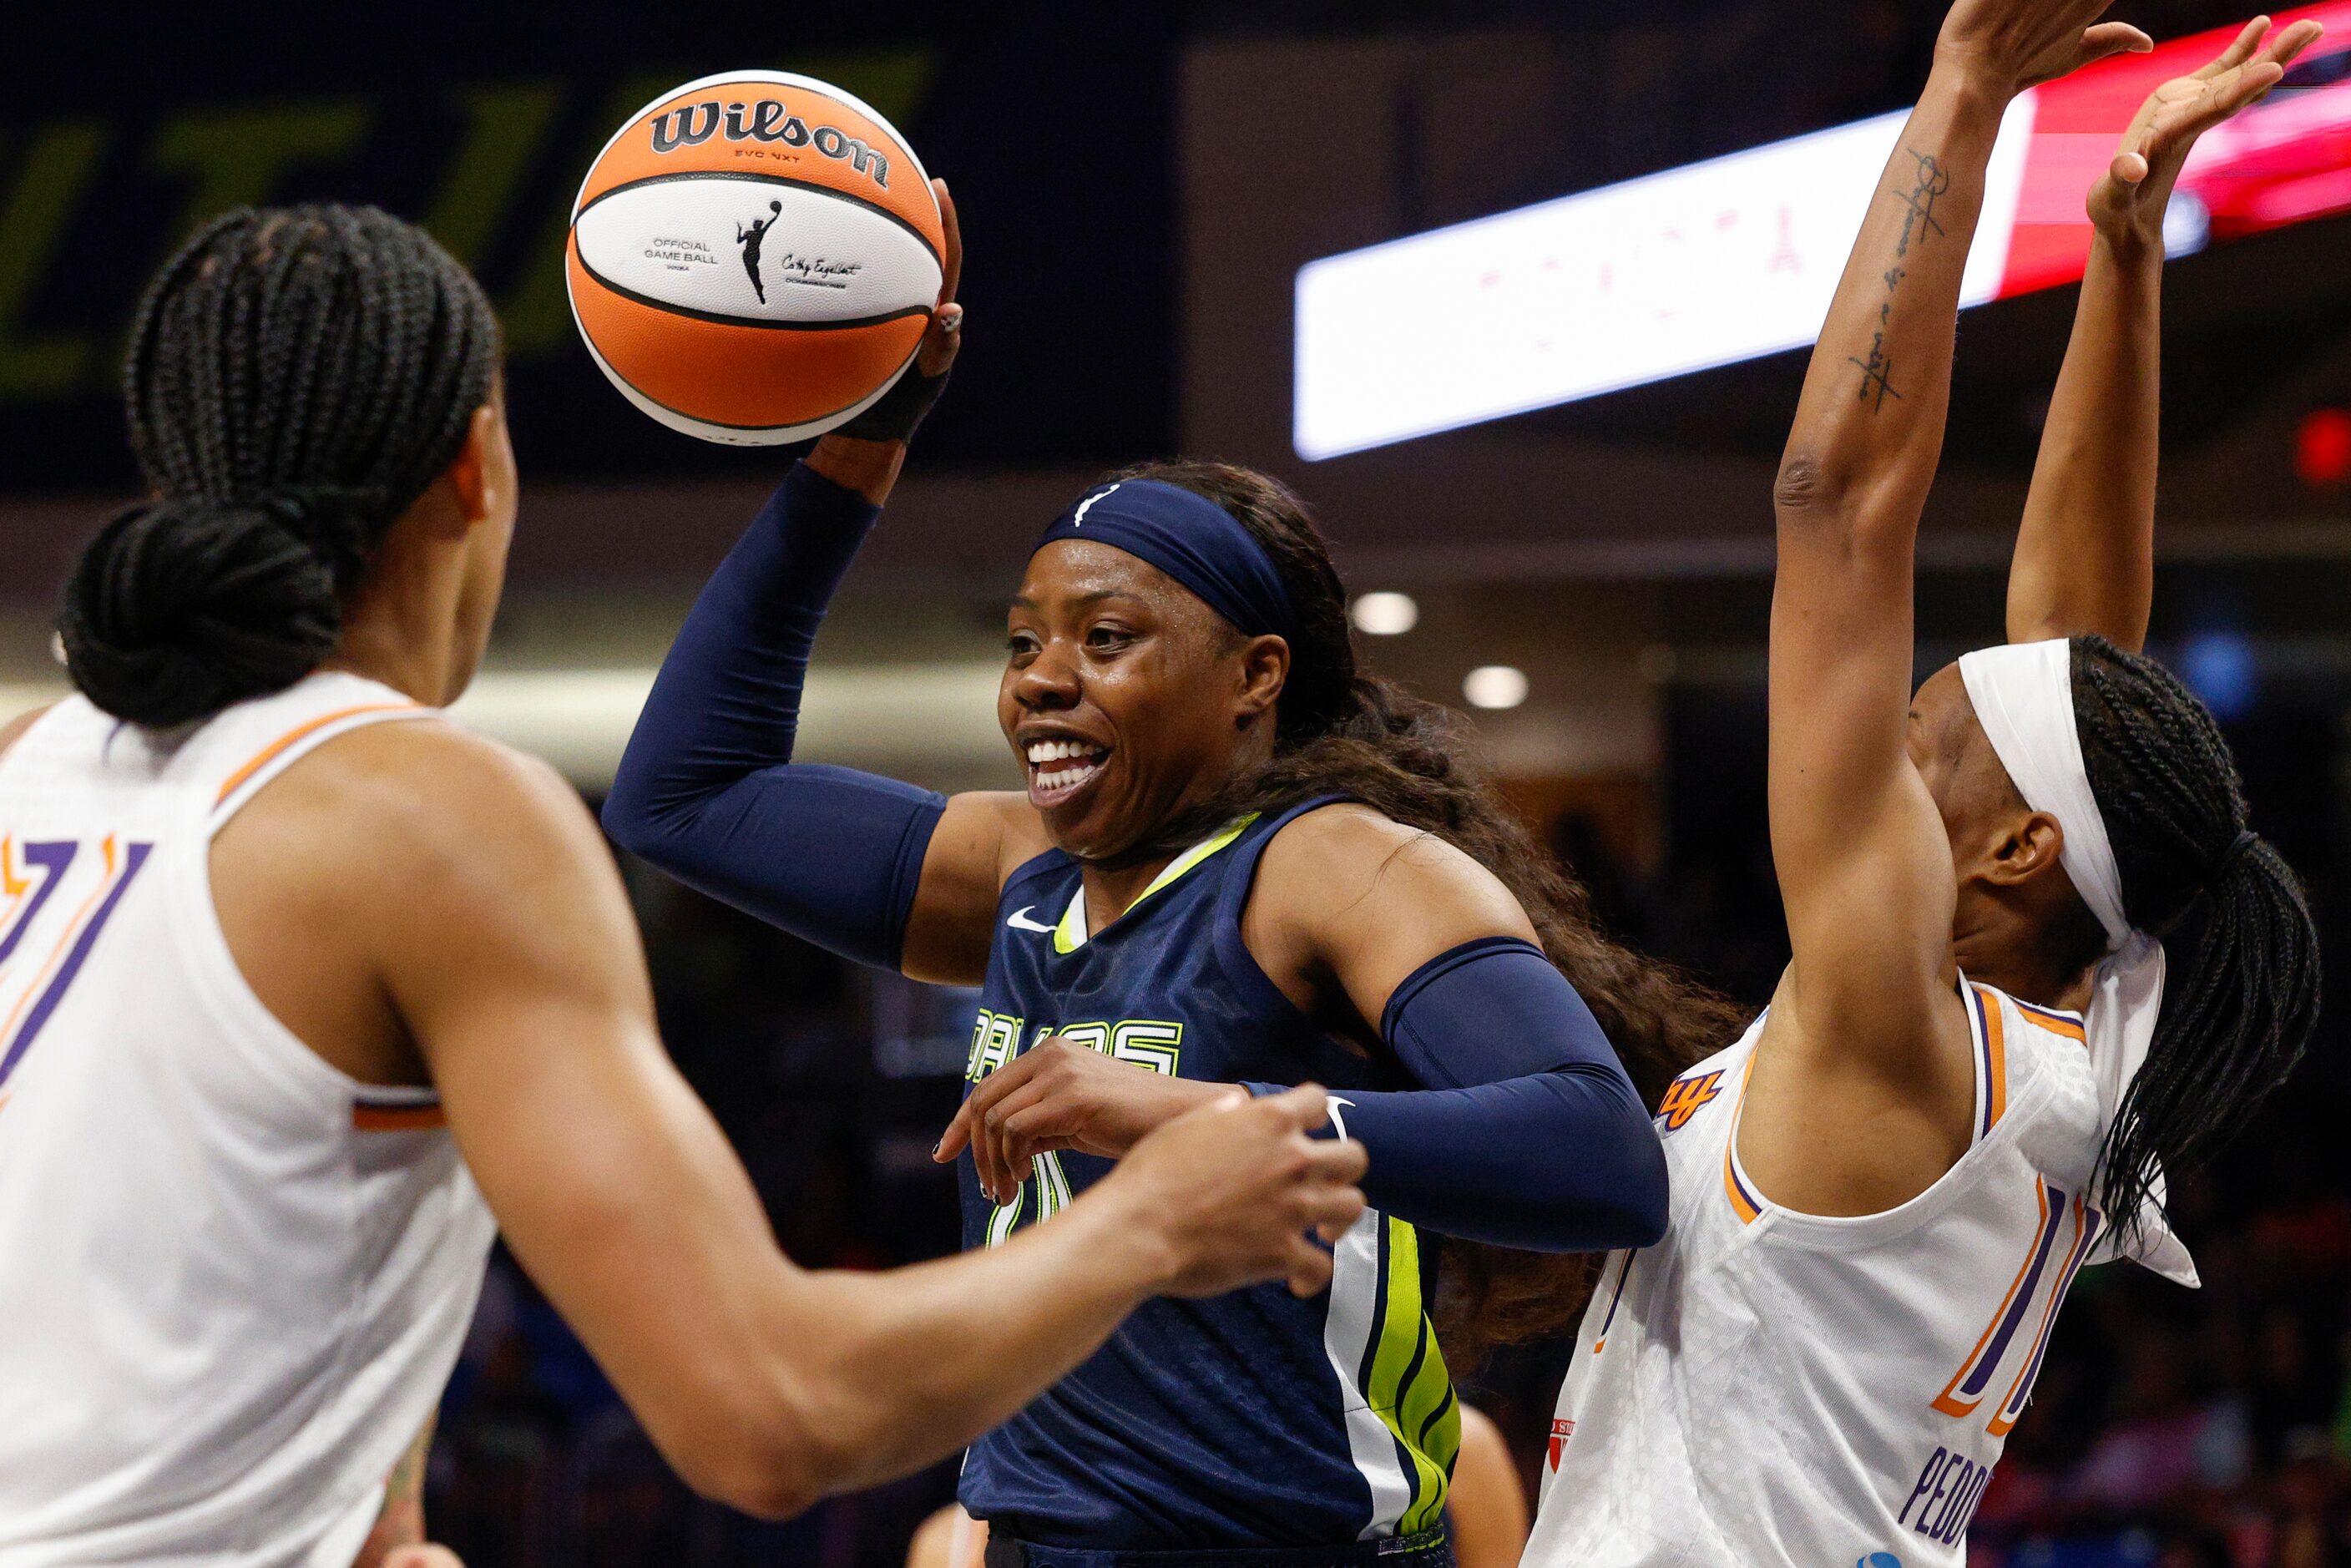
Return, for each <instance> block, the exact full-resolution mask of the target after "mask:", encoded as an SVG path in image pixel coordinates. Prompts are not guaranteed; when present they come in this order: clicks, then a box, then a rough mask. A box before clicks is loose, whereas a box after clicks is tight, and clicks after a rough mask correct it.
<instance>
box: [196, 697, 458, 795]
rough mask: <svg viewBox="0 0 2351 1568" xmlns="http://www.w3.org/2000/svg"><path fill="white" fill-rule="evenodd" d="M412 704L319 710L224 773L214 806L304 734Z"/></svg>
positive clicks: (401, 708) (369, 705)
mask: <svg viewBox="0 0 2351 1568" xmlns="http://www.w3.org/2000/svg"><path fill="white" fill-rule="evenodd" d="M414 706H417V705H416V704H414V703H407V702H402V703H361V704H360V706H357V707H347V708H338V709H336V710H335V711H334V712H333V713H322V714H320V715H319V716H318V717H316V718H314V719H310V720H308V721H306V722H305V723H302V724H298V725H296V726H295V727H293V728H292V729H289V730H287V732H286V733H285V734H284V735H281V736H279V737H277V739H275V740H273V741H271V742H270V743H269V744H268V745H266V746H265V747H262V748H261V749H260V750H259V751H256V752H255V753H254V754H253V756H252V758H250V759H249V760H248V761H247V762H246V765H245V766H244V767H242V768H238V769H237V770H236V771H235V772H234V773H232V774H230V775H229V776H228V782H227V783H225V784H224V785H222V786H221V789H220V793H219V794H218V795H215V796H214V797H213V805H214V809H215V810H217V809H218V808H219V807H220V806H222V805H223V804H225V802H226V801H227V800H228V798H229V797H230V796H231V795H234V794H235V793H236V792H237V790H238V789H239V788H241V787H242V786H243V785H244V784H245V782H246V780H247V779H251V778H252V777H253V776H254V775H255V774H256V773H258V772H260V771H261V770H262V769H263V768H266V767H268V766H269V764H270V763H271V762H272V761H274V760H276V759H277V758H279V757H281V756H283V755H284V754H285V751H286V748H287V747H289V746H292V745H294V744H295V743H296V742H297V741H299V740H301V739H302V738H303V737H305V736H310V735H316V734H317V733H318V732H319V731H320V730H322V729H324V728H326V727H328V726H329V725H330V724H339V723H340V722H341V721H342V720H344V719H347V718H356V717H358V716H360V714H363V713H398V712H402V711H404V710H406V709H408V708H413V707H414Z"/></svg>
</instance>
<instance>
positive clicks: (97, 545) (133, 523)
mask: <svg viewBox="0 0 2351 1568" xmlns="http://www.w3.org/2000/svg"><path fill="white" fill-rule="evenodd" d="M498 356H499V342H498V329H497V321H496V318H495V317H494V316H493V315H492V313H491V310H490V304H489V300H488V299H487V298H486V297H485V296H484V295H483V293H482V290H481V287H480V286H479V285H478V284H476V283H475V281H474V279H473V278H472V277H471V276H470V275H468V274H467V273H466V271H465V268H464V267H460V266H459V265H458V264H457V263H456V262H455V260H454V259H452V258H451V257H450V256H449V254H448V253H447V252H446V251H444V250H443V249H442V248H441V247H440V246H438V245H436V244H434V241H433V239H432V238H431V236H429V235H426V234H425V233H424V231H423V230H422V229H420V228H417V227H416V226H414V225H412V224H407V223H403V222H402V221H401V220H400V219H398V218H395V217H393V216H392V215H391V214H388V213H384V212H381V211H378V210H377V209H376V208H373V207H350V206H341V205H331V204H329V205H315V206H299V207H284V208H276V209H271V210H266V211H256V210H254V209H252V208H240V209H238V210H236V211H235V212H231V213H228V214H224V215H223V216H221V217H219V218H217V219H215V220H214V221H213V222H212V223H211V224H209V225H206V226H205V227H204V229H203V230H202V231H201V232H199V233H198V234H197V235H196V236H195V237H194V238H193V239H192V240H190V241H189V242H188V244H187V245H186V246H183V248H182V249H181V251H180V252H179V254H178V255H176V256H173V257H172V259H171V260H170V261H168V262H166V263H165V264H164V266H163V269H162V272H161V273H159V274H157V275H156V277H155V279H154V281H153V282H152V283H151V284H150V285H149V286H148V288H147V292H146V294H145V296H144V297H143V298H141V301H140V305H139V312H138V315H137V317H136V318H135V319H134V320H133V322H132V325H131V348H130V354H129V359H128V361H127V363H126V365H125V367H124V372H123V397H124V402H125V404H126V406H127V409H128V413H129V415H130V423H131V448H132V450H133V451H134V452H135V453H136V454H137V455H138V459H139V465H140V468H141V471H142V472H143V473H144V475H145V476H146V480H147V484H148V487H149V489H150V490H151V491H152V494H153V496H154V499H152V500H150V501H147V502H145V503H143V504H141V505H140V506H136V507H131V508H129V509H128V510H126V511H124V512H121V513H120V514H118V515H117V516H116V517H114V518H113V519H112V520H111V521H110V522H109V523H108V524H107V525H106V526H105V527H104V528H101V529H100V530H99V533H98V535H97V537H96V538H93V539H92V540H91V541H90V542H89V545H88V546H87V547H86V548H85V549H83V551H82V554H81V557H80V559H78V561H77V562H76V563H75V566H74V569H73V572H72V575H71V577H70V578H69V579H68V582H67V585H66V594H65V605H64V609H63V612H62V613H61V614H60V615H59V618H58V628H57V630H58V635H59V638H60V640H61V641H62V642H63V643H64V646H65V653H66V668H67V671H68V674H71V676H72V677H73V682H74V685H76V686H78V687H79V688H80V690H81V691H82V693H83V695H86V696H88V697H89V699H90V701H92V702H94V703H96V704H97V705H98V706H99V707H101V708H103V709H105V710H106V711H107V712H109V713H110V714H113V715H115V716H118V717H120V718H125V719H129V720H131V721H132V722H134V723H138V724H142V725H149V726H153V727H169V726H173V725H182V724H186V723H189V722H191V721H193V720H196V719H202V718H206V717H209V716H212V715H213V714H215V713H217V712H219V711H220V710H221V709H222V708H225V707H226V706H229V705H230V704H232V703H235V702H240V701H242V700H244V699H246V698H247V697H254V696H261V695H267V694H268V693H271V692H275V691H279V690H282V689H284V688H285V687H287V686H289V685H293V684H294V683H295V682H296V681H298V680H300V679H301V678H302V677H303V676H304V675H307V674H309V673H310V672H311V671H312V670H314V669H316V668H317V667H318V666H319V663H320V662H321V661H322V660H323V659H325V658H326V656H327V655H328V653H329V652H331V651H332V650H333V648H334V646H335V643H336V640H337V638H338V636H339V635H340V632H341V627H342V606H343V602H344V600H345V599H346V598H347V596H348V595H349V594H350V591H351V590H352V589H353V588H354V587H355V586H356V585H357V584H358V582H359V580H360V578H361V576H362V575H363V574H364V572H365V570H366V569H367V565H368V561H369V558H370V557H371V554H372V552H373V550H374V548H375V546H376V544H377V542H378V541H379V540H380V539H381V538H382V536H383V532H384V530H385V528H388V527H390V526H391V524H392V521H393V519H395V518H396V517H399V516H400V515H401V513H402V512H403V511H405V510H406V509H407V507H409V505H410V503H412V502H413V501H414V500H415V499H416V497H419V496H420V495H422V494H423V492H424V490H425V489H426V487H427V486H430V485H431V484H432V483H433V481H434V478H435V477H437V476H439V475H440V474H441V473H442V472H443V471H444V470H445V469H446V468H447V467H448V465H449V464H450V463H451V461H452V460H454V459H455V457H456V455H457V453H458V451H459V449H460V448H461V447H462V446H463V444H464V443H465V434H466V431H467V428H468V426H469V424H470V423H471V421H472V419H473V415H474V412H475V410H476V409H478V408H480V407H481V406H482V405H483V404H484V403H486V402H488V401H489V399H490V397H491V395H492V392H493V386H494V382H495V381H496V374H497V364H498Z"/></svg>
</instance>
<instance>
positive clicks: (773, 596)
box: [604, 464, 946, 969]
mask: <svg viewBox="0 0 2351 1568" xmlns="http://www.w3.org/2000/svg"><path fill="white" fill-rule="evenodd" d="M880 516H881V508H880V507H875V506H872V505H871V504H869V503H868V502H867V501H866V500H865V499H864V498H863V497H861V496H859V495H857V494H856V493H855V492H854V491H852V490H848V489H844V488H842V487H841V486H839V485H836V484H834V483H833V482H832V481H831V480H830V479H827V478H826V477H824V476H822V475H820V474H819V473H817V472H816V471H814V470H813V469H811V468H810V467H809V466H808V465H806V464H800V465H796V466H795V467H794V468H793V469H792V471H791V473H790V474H789V476H786V478H785V480H784V482H783V484H782V486H780V487H778V489H777V491H776V493H775V495H774V496H773V497H771V498H770V499H769V500H768V504H767V506H765V507H762V508H761V509H760V512H759V515H758V517H756V518H754V519H753V521H752V523H751V527H750V529H749V531H748V532H747V533H746V534H745V535H744V536H743V538H742V540H741V542H739V543H738V544H737V545H736V547H735V548H734V549H733V550H732V551H730V552H729V553H728V554H727V557H726V560H725V561H724V562H723V563H721V564H720V566H719V568H718V570H717V573H716V575H715V576H714V577H712V578H711V580H710V583H709V586H708V587H706V588H705V589H704V590H703V591H702V597H701V598H700V599H698V600H696V601H695V606H694V612H693V613H692V614H690V615H688V616H687V617H686V621H685V625H684V627H683V628H682V629H681V630H680V631H679V632H678V634H677V641H676V642H675V643H674V644H673V645H672V646H671V648H670V651H669V657H668V658H666V659H664V661H663V662H662V668H661V674H660V676H659V678H657V679H656V680H655V681H654V682H653V695H652V696H651V697H649V698H648V699H646V702H645V708H644V712H643V714H642V715H641V716H639V717H638V719H637V727H636V731H635V733H634V734H633V735H632V736H631V737H629V746H628V750H627V751H626V752H625V753H624V754H623V755H622V758H621V768H620V772H619V774H618V776H617V777H616V778H615V779H613V781H612V789H611V794H610V795H608V796H606V797H605V800H604V828H605V831H607V832H609V833H611V835H612V838H613V840H614V841H616V842H617V843H619V844H620V845H621V846H622V848H624V849H626V850H628V851H630V852H632V853H634V854H637V855H640V856H642V857H643V859H645V860H647V861H650V862H653V864H654V865H657V866H659V867H661V868H662V869H663V870H664V871H666V872H668V873H670V874H671V875H673V876H674V877H676V878H677V879H678V880H679V881H681V882H683V883H686V884H687V885H688V886H689V887H694V888H697V889H699V890H701V891H702V892H704V893H706V894H710V895H711V896H712V897H714V898H717V899H721V900H724V901H725V902H726V903H728V904H733V905H735V907H737V909H741V910H745V911H747V912H748V913H750V914H752V915H758V917H759V918H761V919H763V920H766V921H768V922H769V923H771V924H773V925H780V926H782V927H783V928H784V929H785V930H787V931H789V932H791V933H792V934H793V935H794V936H801V937H804V938H806V939H807V940H809V941H810V942H813V943H815V944H817V945H818V946H820V947H824V948H827V949H829V950H831V951H832V952H835V953H839V954H841V956H844V957H848V958H853V959H856V960H857V961H858V962H860V963H864V964H872V965H874V966H876V967H881V968H887V969H894V968H896V967H898V960H899V955H900V953H901V951H902V950H903V949H904V946H905V936H906V915H907V913H908V911H910V910H911V909H913V907H914V889H915V885H916V883H918V882H919V881H920V880H921V878H922V872H923V852H924V851H925V849H926V848H928V847H929V844H930V841H931V833H932V831H933V830H934V829H935V828H936V827H937V826H938V821H939V815H940V813H941V812H942V811H944V810H946V797H945V796H942V795H938V794H935V793H933V792H931V791H929V790H926V789H916V788H914V786H913V785H911V784H902V783H900V782H898V781H897V780H895V779H882V778H877V777H875V776H873V775H872V774H869V773H858V772H853V771H852V770H851V769H849V768H827V767H815V766H810V765H808V764H805V763H803V764H798V765H794V764H792V760H791V758H792V742H793V739H794V737H796V735H797V734H798V732H799V709H800V687H801V685H802V683H803V681H804V680H805V679H806V677H807V674H808V661H809V651H810V648H812V647H813V646H814V645H815V643H816V633H817V628H818V626H819V625H820V624H821V623H822V622H823V620H824V610H825V606H826V605H827V604H828V603H830V602H831V599H832V593H833V590H834V589H835V588H837V587H838V586H839V585H840V582H841V576H842V574H843V573H845V572H846V571H847V570H849V563H850V561H851V559H852V558H853V557H855V555H856V554H857V547H858V546H859V545H860V544H862V543H863V542H864V539H865V536H866V535H867V534H868V533H869V532H871V531H872V528H873V524H874V521H875V519H876V518H878V517H880Z"/></svg>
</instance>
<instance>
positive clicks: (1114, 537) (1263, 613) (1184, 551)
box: [1030, 479, 1298, 643]
mask: <svg viewBox="0 0 2351 1568" xmlns="http://www.w3.org/2000/svg"><path fill="white" fill-rule="evenodd" d="M1061 539H1092V541H1093V542H1094V543H1096V544H1104V545H1109V546H1110V547H1111V548H1113V549H1123V550H1124V551H1126V553H1127V554H1129V555H1131V556H1134V557H1136V558H1138V559H1143V560H1147V561H1149V562H1150V563H1151V564H1152V565H1154V566H1155V567H1157V568H1158V569H1159V570H1162V571H1164V572H1165V573H1166V574H1167V575H1168V576H1170V577H1172V578H1174V579H1175V580H1176V581H1178V582H1180V583H1182V584H1183V585H1184V586H1185V587H1186V588H1188V589H1190V590H1191V591H1193V592H1194V593H1196V594H1197V595H1199V597H1200V598H1201V600H1202V601H1205V602H1206V603H1207V606H1208V608H1209V609H1211V610H1213V611H1215V612H1217V614H1219V615H1221V616H1223V617H1224V618H1225V619H1226V620H1228V621H1229V622H1232V623H1233V624H1234V625H1235V626H1237V627H1238V628H1239V629H1240V632H1241V634H1242V635H1243V636H1246V637H1258V636H1263V635H1265V634H1266V633H1268V632H1270V633H1272V634H1273V635H1274V636H1277V637H1286V638H1288V639H1289V640H1290V641H1291V642H1293V643H1295V642H1296V641H1297V640H1298V617H1297V616H1296V615H1295V614H1294V613H1293V612H1291V610H1290V594H1289V592H1288V591H1287V590H1285V589H1284V588H1283V587H1282V586H1281V574H1280V572H1278V571H1276V570H1274V567H1273V558H1272V557H1271V556H1270V555H1268V554H1266V552H1265V547H1264V546H1263V545H1261V544H1259V543H1258V541H1257V538H1256V537H1255V536H1254V535H1252V534H1251V533H1250V532H1249V530H1248V529H1247V528H1243V527H1241V526H1240V524H1238V522H1235V521H1234V520H1233V516H1232V514H1231V513H1229V512H1228V511H1226V510H1225V509H1224V508H1223V507H1219V506H1217V504H1216V503H1215V502H1214V501H1211V500H1209V499H1208V498H1207V497H1206V496H1196V495H1194V494H1193V493H1192V492H1191V491H1189V490H1186V489H1185V488H1184V487H1183V486H1180V485H1170V484H1167V483H1165V481H1163V480H1159V479H1121V480H1118V481H1116V482H1115V483H1113V484H1110V485H1103V486H1097V487H1096V488H1094V489H1092V490H1089V491H1087V492H1086V494H1085V495H1084V496H1083V497H1081V498H1080V500H1079V501H1078V503H1077V504H1076V505H1075V506H1073V507H1071V508H1070V509H1069V510H1068V511H1066V512H1063V513H1062V514H1061V516H1060V517H1055V518H1054V519H1053V520H1052V522H1051V523H1050V524H1049V525H1047V527H1046V528H1045V534H1044V537H1043V538H1040V539H1039V540H1038V541H1037V549H1044V548H1045V547H1046V546H1047V545H1050V544H1053V543H1055V542H1057V541H1059V540H1061ZM1030 553H1031V554H1034V553H1035V551H1031V552H1030Z"/></svg>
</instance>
